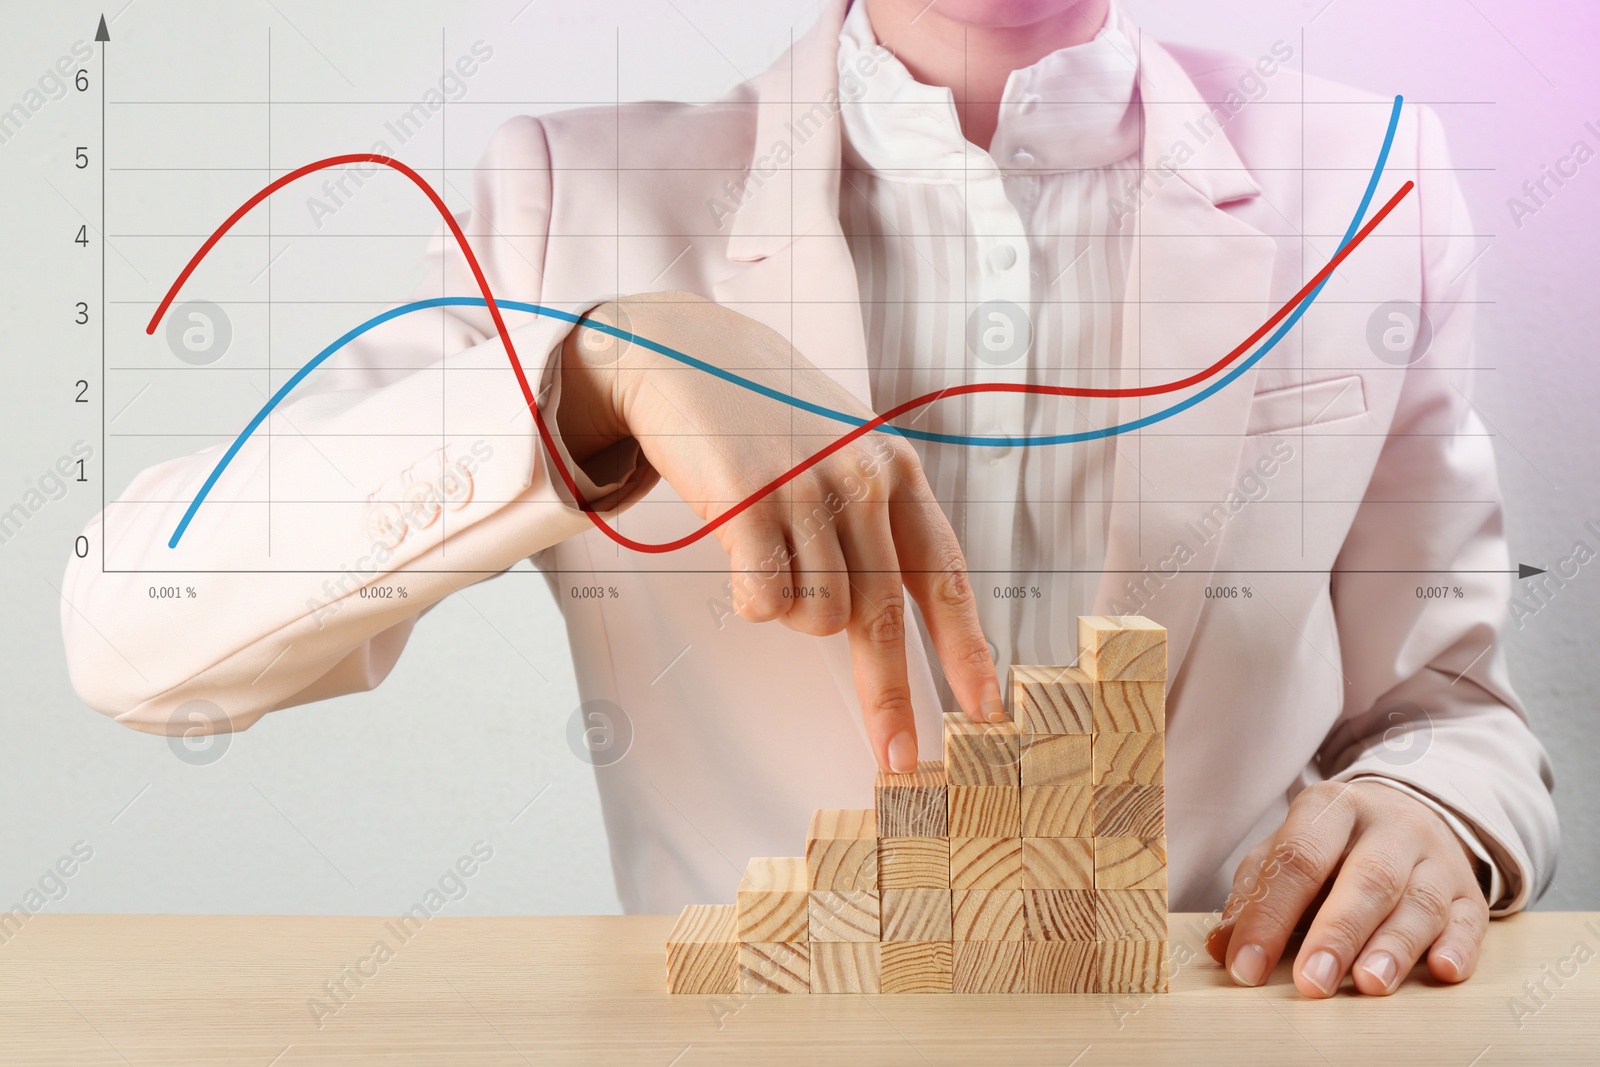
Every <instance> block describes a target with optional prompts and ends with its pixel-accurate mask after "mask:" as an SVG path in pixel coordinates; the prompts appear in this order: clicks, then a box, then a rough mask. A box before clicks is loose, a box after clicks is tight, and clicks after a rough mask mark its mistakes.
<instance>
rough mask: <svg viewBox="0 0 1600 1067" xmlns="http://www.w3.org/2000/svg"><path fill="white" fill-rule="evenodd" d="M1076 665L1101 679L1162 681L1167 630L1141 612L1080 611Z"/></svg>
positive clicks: (1164, 669) (1164, 672)
mask: <svg viewBox="0 0 1600 1067" xmlns="http://www.w3.org/2000/svg"><path fill="white" fill-rule="evenodd" d="M1078 666H1079V667H1080V668H1082V670H1083V672H1084V673H1085V674H1087V675H1088V676H1089V677H1091V678H1093V679H1095V680H1096V681H1100V682H1109V681H1130V682H1133V681H1138V682H1148V681H1164V680H1165V679H1166V677H1167V631H1166V630H1165V629H1164V628H1163V627H1160V626H1157V625H1156V624H1155V623H1153V622H1151V621H1150V620H1149V619H1147V618H1145V617H1144V616H1142V615H1080V616H1078Z"/></svg>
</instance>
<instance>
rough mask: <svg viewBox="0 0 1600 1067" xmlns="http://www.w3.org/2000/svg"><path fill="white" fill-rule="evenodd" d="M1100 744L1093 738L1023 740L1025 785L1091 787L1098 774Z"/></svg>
mask: <svg viewBox="0 0 1600 1067" xmlns="http://www.w3.org/2000/svg"><path fill="white" fill-rule="evenodd" d="M1096 744H1099V738H1095V737H1091V735H1089V734H1033V735H1030V736H1028V737H1025V738H1023V744H1022V784H1023V785H1024V786H1030V785H1032V786H1040V785H1078V786H1081V785H1085V784H1087V783H1088V782H1089V781H1090V780H1091V777H1092V776H1093V773H1094V758H1093V746H1094V745H1096Z"/></svg>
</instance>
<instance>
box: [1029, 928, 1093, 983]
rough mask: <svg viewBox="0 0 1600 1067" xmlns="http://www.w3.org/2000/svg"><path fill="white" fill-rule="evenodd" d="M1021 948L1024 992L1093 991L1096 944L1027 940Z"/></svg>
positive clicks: (1090, 942) (1088, 942)
mask: <svg viewBox="0 0 1600 1067" xmlns="http://www.w3.org/2000/svg"><path fill="white" fill-rule="evenodd" d="M1024 947H1025V949H1026V966H1027V975H1026V978H1025V979H1024V984H1025V985H1026V987H1027V990H1028V992H1030V993H1093V992H1095V972H1096V963H1097V956H1098V946H1097V945H1096V944H1095V943H1094V942H1093V941H1029V942H1028V943H1027V944H1026V945H1025V946H1024Z"/></svg>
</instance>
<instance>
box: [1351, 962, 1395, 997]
mask: <svg viewBox="0 0 1600 1067" xmlns="http://www.w3.org/2000/svg"><path fill="white" fill-rule="evenodd" d="M1361 969H1362V970H1363V971H1366V972H1367V973H1368V974H1370V975H1372V977H1374V978H1376V979H1377V980H1378V984H1379V985H1381V986H1383V991H1384V992H1385V993H1387V992H1389V990H1390V988H1391V987H1392V986H1393V985H1394V976H1395V975H1396V974H1398V973H1399V971H1400V965H1399V964H1397V963H1395V961H1394V957H1393V956H1391V955H1389V954H1388V953H1387V952H1369V953H1367V958H1366V959H1364V960H1362V961H1361Z"/></svg>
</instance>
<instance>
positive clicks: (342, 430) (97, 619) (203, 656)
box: [61, 118, 655, 734]
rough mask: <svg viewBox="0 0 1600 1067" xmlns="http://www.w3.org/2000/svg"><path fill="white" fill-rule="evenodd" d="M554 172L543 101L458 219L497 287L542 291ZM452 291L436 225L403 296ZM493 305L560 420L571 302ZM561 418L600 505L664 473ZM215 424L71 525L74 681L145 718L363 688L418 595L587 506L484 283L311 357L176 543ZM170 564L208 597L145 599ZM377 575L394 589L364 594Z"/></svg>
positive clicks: (142, 726) (145, 721)
mask: <svg viewBox="0 0 1600 1067" xmlns="http://www.w3.org/2000/svg"><path fill="white" fill-rule="evenodd" d="M384 180H386V179H384ZM552 181H553V179H552V170H551V167H550V161H549V155H548V147H547V144H546V141H545V137H544V131H543V129H542V127H541V126H540V124H539V123H538V121H537V120H535V119H532V118H519V119H514V120H512V121H511V122H509V123H507V124H506V125H505V126H503V127H502V128H501V129H500V130H498V131H497V132H496V134H495V135H494V137H493V139H492V140H491V143H490V145H489V147H488V149H487V151H486V153H485V155H484V157H483V160H482V162H481V164H480V166H479V168H478V170H477V172H476V175H475V179H474V182H473V183H472V194H471V198H470V202H471V207H470V209H469V210H468V211H467V212H465V213H464V214H462V215H460V216H458V221H460V222H461V223H462V228H463V230H464V231H465V232H466V233H467V234H468V237H469V243H470V244H471V245H472V247H473V249H474V252H475V253H476V255H477V256H478V258H479V259H480V261H481V262H482V264H483V266H484V268H485V271H486V274H487V276H488V277H489V279H490V283H491V286H492V287H493V290H494V292H495V294H496V296H497V297H499V298H502V299H505V298H511V299H518V300H527V301H530V302H537V299H538V295H539V293H540V292H541V289H542V285H541V282H542V275H541V269H542V266H543V263H544V258H545V256H544V251H545V244H546V239H547V237H548V233H549V227H550V218H551V204H552V195H553V194H552ZM461 295H468V296H476V295H478V289H477V286H476V284H475V282H474V281H473V279H472V276H471V274H470V272H469V271H468V269H467V266H466V262H465V259H464V257H463V256H462V255H461V253H460V251H459V249H458V248H457V247H456V246H455V243H454V241H453V239H452V238H451V237H450V235H449V234H448V232H447V231H445V230H444V229H443V228H442V227H441V232H440V234H439V236H438V237H436V238H435V240H434V242H433V243H432V245H431V246H430V250H429V254H428V260H427V270H426V272H425V279H424V281H423V283H422V285H421V286H420V287H419V289H418V292H417V297H418V298H419V299H420V298H426V297H437V296H461ZM604 295H605V294H601V296H602V297H603V296H604ZM589 306H592V305H584V306H578V307H567V308H564V309H563V310H566V311H568V312H571V313H581V312H582V311H585V310H587V309H588V307H589ZM506 322H507V326H508V328H509V332H510V337H511V339H512V340H513V342H514V344H515V349H516V352H517V354H518V356H519V357H520V359H521V361H522V364H523V366H524V368H525V371H526V374H527V377H528V379H529V381H530V383H531V385H532V388H533V389H534V390H535V391H536V394H537V398H538V402H539V406H540V409H541V411H542V412H544V413H545V416H546V419H547V422H549V423H551V424H552V426H553V421H554V413H555V411H556V408H557V404H558V403H559V399H560V382H559V378H558V376H557V375H556V374H555V373H554V372H555V364H556V353H558V352H559V349H560V346H561V343H562V341H563V340H564V339H565V337H566V334H567V332H568V329H569V326H568V323H567V322H565V321H562V320H560V319H557V318H553V317H542V316H535V315H531V314H513V313H509V312H508V313H507V314H506ZM557 442H558V451H559V452H561V453H562V459H563V460H564V461H565V462H566V463H567V465H568V468H569V469H570V470H572V472H573V473H574V475H575V477H576V480H577V482H578V488H579V491H580V492H581V493H583V495H584V496H585V498H586V499H588V500H590V501H595V502H598V506H599V507H600V508H601V509H602V510H603V511H604V512H605V513H611V512H614V511H616V510H619V509H620V508H622V507H625V506H626V505H628V504H630V503H631V502H633V501H634V500H636V499H638V497H640V496H641V495H643V493H644V492H645V491H647V490H648V489H649V487H650V485H651V484H652V483H653V481H654V479H655V474H654V472H653V471H652V470H651V469H650V468H649V467H648V465H647V464H645V463H644V462H643V461H642V460H640V459H639V458H638V456H637V453H635V455H634V459H633V462H632V464H631V466H630V465H629V464H628V463H627V462H626V457H624V462H623V463H622V464H621V465H620V471H621V473H620V474H619V476H618V479H617V480H616V481H614V482H612V483H611V484H608V485H595V484H594V483H593V482H592V481H590V480H589V479H588V478H587V477H585V476H584V475H583V473H582V471H581V470H580V469H579V468H577V467H576V466H574V465H573V464H572V462H571V457H570V456H569V455H567V454H565V446H564V445H560V443H559V437H558V438H557ZM224 447H225V446H223V445H218V446H215V447H212V448H208V449H206V450H204V451H202V452H199V453H197V454H195V455H191V456H186V457H183V458H181V459H174V460H171V461H168V462H165V463H162V464H159V465H157V466H154V467H151V468H150V469H148V470H145V471H144V472H142V473H140V474H139V475H137V476H136V477H134V479H133V480H132V482H131V483H130V484H129V485H128V487H127V489H126V490H125V491H124V492H123V493H122V494H121V495H120V496H119V497H118V499H117V500H116V501H115V502H113V503H111V504H110V505H109V506H108V507H107V508H106V509H105V511H103V512H102V513H101V514H99V515H97V516H96V517H95V518H94V519H93V520H92V521H91V522H90V523H89V525H88V528H87V529H86V530H85V531H84V535H85V537H87V538H88V541H89V545H90V551H89V552H88V554H87V556H86V557H85V558H83V559H78V558H76V556H75V555H74V557H73V558H71V559H70V560H69V561H68V566H67V573H66V577H65V580H64V584H63V587H62V603H61V625H62V631H63V634H64V637H65V642H66V651H67V662H68V668H69V670H70V673H71V678H72V683H73V686H74V688H75V689H76V690H77V692H78V694H79V696H80V697H82V699H83V700H84V701H85V702H86V703H88V704H89V705H90V706H91V707H93V708H95V709H96V710H98V711H100V712H103V713H104V714H106V715H110V716H113V717H115V718H116V719H117V721H119V722H122V723H124V724H126V725H128V726H131V727H133V728H135V729H138V730H144V731H148V732H151V733H164V734H179V733H186V732H193V731H196V730H198V731H199V732H213V731H226V730H238V729H243V728H245V727H248V726H250V725H251V724H252V723H254V722H255V721H256V720H258V719H259V718H260V717H261V716H262V715H264V714H266V713H267V712H269V711H272V710H274V709H277V708H282V707H286V706H289V705H294V704H301V703H305V702H308V701H312V700H320V699H323V698H326V697H331V696H335V695H338V694H342V693H351V692H357V691H361V690H367V689H371V688H373V687H374V686H376V685H377V684H378V683H379V682H381V681H382V680H383V679H384V677H385V676H386V675H387V674H388V673H389V671H390V669H391V668H392V667H393V666H394V664H395V661H396V659H397V658H398V657H399V655H400V652H401V650H402V649H403V648H404V647H405V644H406V640H407V638H408V637H409V636H410V634H411V629H412V627H413V626H414V625H415V624H416V621H417V618H418V617H419V616H420V615H422V614H423V613H424V612H425V611H427V610H428V608H430V607H431V606H432V605H434V604H436V603H438V602H439V601H440V600H442V599H443V598H444V597H446V596H448V595H450V594H451V593H453V592H455V591H456V590H458V589H460V588H462V587H464V586H466V585H469V584H471V583H473V582H477V581H480V580H483V579H485V578H488V577H491V576H493V575H495V574H498V573H500V572H503V571H504V570H506V569H507V568H509V567H511V566H512V565H514V564H515V563H516V562H517V561H519V560H521V559H524V558H526V557H528V556H530V555H532V554H533V553H535V552H537V551H539V550H541V549H543V548H546V547H548V546H550V545H552V544H554V543H556V542H557V541H559V540H561V539H563V538H566V537H570V536H572V535H573V534H576V533H579V532H581V531H583V530H586V529H588V528H589V526H590V519H589V517H588V516H587V515H585V514H584V513H583V512H581V511H579V510H578V509H577V508H576V507H575V506H574V505H573V502H572V500H571V499H570V496H569V495H568V494H567V493H566V490H565V487H564V486H563V485H562V484H561V483H560V481H559V478H558V477H557V476H556V474H555V472H554V471H553V470H552V469H551V466H550V461H549V456H548V454H547V453H546V452H545V451H544V446H543V443H542V442H541V440H540V438H539V436H538V434H537V432H536V430H535V428H534V424H533V418H532V415H531V414H530V412H529V411H528V408H527V404H526V401H525V398H524V396H523V394H522V392H521V390H520V388H519V386H518V384H517V382H516V380H515V378H514V377H513V374H512V371H511V368H510V363H509V361H508V359H507V356H506V351H505V348H504V347H503V345H502V344H501V341H500V339H499V338H498V337H497V336H495V333H494V329H493V325H492V322H491V321H490V319H489V316H488V313H487V311H486V310H484V309H483V308H481V307H480V308H473V307H444V308H435V309H431V310H428V311H423V312H417V313H413V314H410V315H405V316H401V317H398V318H395V319H392V320H390V321H389V322H387V323H385V324H384V325H382V326H380V327H378V328H377V329H374V330H373V331H371V332H369V333H367V334H365V335H363V336H362V337H361V338H359V339H358V341H357V342H355V343H354V344H353V345H351V346H350V347H349V348H348V349H346V350H344V351H342V352H340V353H338V354H337V355H336V356H335V357H333V360H332V361H331V362H330V365H329V366H327V367H325V368H319V369H318V370H317V371H315V372H313V373H312V374H311V375H310V376H309V377H308V378H307V379H306V381H305V383H304V385H303V386H302V387H301V388H299V389H297V390H296V392H295V393H294V394H291V396H290V397H289V398H288V399H286V401H285V402H284V403H283V404H282V405H280V406H279V408H278V409H277V410H276V411H275V412H274V413H273V414H272V415H271V416H270V421H269V422H268V423H267V424H264V425H263V426H262V427H261V428H260V429H259V430H258V431H257V432H256V434H255V435H254V436H253V437H252V438H251V439H250V440H249V441H248V442H247V443H246V444H245V445H244V447H243V448H242V449H241V451H240V452H239V453H238V454H237V456H235V458H234V460H233V462H232V463H231V465H229V466H228V467H227V469H226V470H225V471H224V472H223V473H222V475H221V477H220V478H219V479H218V481H217V482H216V484H215V486H214V487H213V489H212V491H211V494H210V496H209V498H208V499H207V500H206V502H205V504H204V505H203V506H202V507H201V508H200V509H199V510H198V512H196V514H195V517H194V520H193V522H192V524H191V525H190V526H189V528H188V529H187V531H186V532H185V534H184V536H183V538H182V539H181V540H180V541H179V543H178V544H177V545H176V546H175V547H170V548H169V547H168V539H169V538H170V537H171V536H172V534H173V531H174V529H175V527H176V526H177V524H178V521H179V519H180V517H181V516H182V514H183V512H184V509H185V508H186V507H187V505H188V502H189V501H190V500H191V499H193V498H194V496H195V494H196V492H197V491H198V490H199V488H200V486H201V485H202V483H203V482H204V481H205V479H206V477H207V476H208V475H209V474H210V473H211V471H212V469H213V468H214V466H215V465H216V463H217V461H218V459H219V457H220V456H221V455H222V452H223V450H224ZM269 501H270V504H269V503H268V502H269ZM102 552H103V553H104V559H105V566H104V567H102ZM334 568H337V569H336V570H335V569H334ZM162 571H169V572H182V575H183V576H182V577H181V578H180V579H173V580H181V581H182V582H184V583H185V584H187V583H189V582H191V581H192V582H193V583H194V584H195V585H196V586H197V587H198V589H199V598H198V599H197V600H194V601H188V600H184V601H181V602H179V603H178V604H173V603H172V602H171V601H164V600H160V599H153V598H152V597H151V596H150V595H149V586H150V585H151V584H152V582H155V583H157V584H159V583H160V581H161V578H160V575H159V574H155V573H154V572H162ZM330 571H331V573H330ZM262 572H266V573H262ZM401 585H403V586H404V588H405V592H406V596H405V597H403V598H402V597H399V596H398V593H397V591H396V587H397V586H401ZM380 587H385V588H387V591H388V592H389V594H390V595H388V596H383V595H374V594H375V593H381V592H382V591H383V590H382V589H380Z"/></svg>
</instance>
